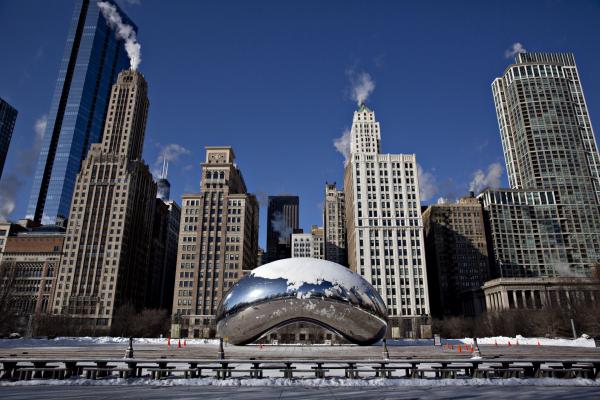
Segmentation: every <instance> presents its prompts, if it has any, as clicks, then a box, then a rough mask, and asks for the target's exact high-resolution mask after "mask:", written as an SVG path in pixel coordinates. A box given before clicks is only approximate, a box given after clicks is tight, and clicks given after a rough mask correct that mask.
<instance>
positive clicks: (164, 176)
mask: <svg viewBox="0 0 600 400" xmlns="http://www.w3.org/2000/svg"><path fill="white" fill-rule="evenodd" d="M168 173H169V163H168V162H167V157H163V166H162V171H161V173H160V178H161V179H167V174H168Z"/></svg>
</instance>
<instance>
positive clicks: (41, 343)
mask: <svg viewBox="0 0 600 400" xmlns="http://www.w3.org/2000/svg"><path fill="white" fill-rule="evenodd" d="M167 340H168V339H167V338H134V339H133V343H134V344H156V345H163V346H166V345H167ZM177 340H178V339H171V346H173V345H175V346H177ZM182 342H183V339H182ZM128 343H129V338H125V337H111V336H100V337H91V336H81V337H57V338H54V339H0V348H13V347H79V346H95V345H105V344H112V345H114V344H122V345H126V344H128ZM186 344H187V345H199V344H204V345H218V344H219V340H218V339H186Z"/></svg>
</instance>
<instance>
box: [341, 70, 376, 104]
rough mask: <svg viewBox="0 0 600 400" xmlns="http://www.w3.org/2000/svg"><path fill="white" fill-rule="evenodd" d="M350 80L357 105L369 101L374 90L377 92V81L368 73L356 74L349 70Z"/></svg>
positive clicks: (353, 97)
mask: <svg viewBox="0 0 600 400" xmlns="http://www.w3.org/2000/svg"><path fill="white" fill-rule="evenodd" d="M347 74H348V78H349V79H350V84H351V85H352V87H351V96H352V99H353V100H354V101H356V104H357V105H361V104H363V103H365V102H366V101H367V99H368V98H369V96H370V95H371V93H373V90H375V81H373V78H371V75H369V74H368V73H367V72H355V71H354V70H348V72H347Z"/></svg>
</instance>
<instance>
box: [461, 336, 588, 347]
mask: <svg viewBox="0 0 600 400" xmlns="http://www.w3.org/2000/svg"><path fill="white" fill-rule="evenodd" d="M459 340H460V341H461V342H462V343H467V344H472V343H473V339H471V338H464V339H459ZM509 342H510V344H511V345H513V346H514V345H516V344H517V342H518V344H519V345H529V346H537V345H538V343H539V344H540V346H566V347H596V344H595V342H594V339H589V338H587V339H586V338H584V337H580V338H577V339H562V338H555V339H551V338H543V337H540V338H536V337H533V338H527V337H523V336H521V335H517V336H516V337H506V336H494V337H486V338H477V343H478V344H491V345H495V344H496V343H498V345H504V346H508V343H509Z"/></svg>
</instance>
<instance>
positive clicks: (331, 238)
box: [323, 182, 348, 265]
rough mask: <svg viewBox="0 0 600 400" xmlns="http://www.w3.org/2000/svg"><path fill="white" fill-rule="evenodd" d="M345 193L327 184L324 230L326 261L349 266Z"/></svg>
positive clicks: (332, 184)
mask: <svg viewBox="0 0 600 400" xmlns="http://www.w3.org/2000/svg"><path fill="white" fill-rule="evenodd" d="M345 203H346V202H345V198H344V191H343V190H339V189H338V188H337V187H336V186H335V182H334V183H326V184H325V203H324V205H323V228H324V230H325V259H326V260H329V261H333V262H335V263H338V264H341V265H348V254H347V250H346V223H345V212H346V205H345Z"/></svg>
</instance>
